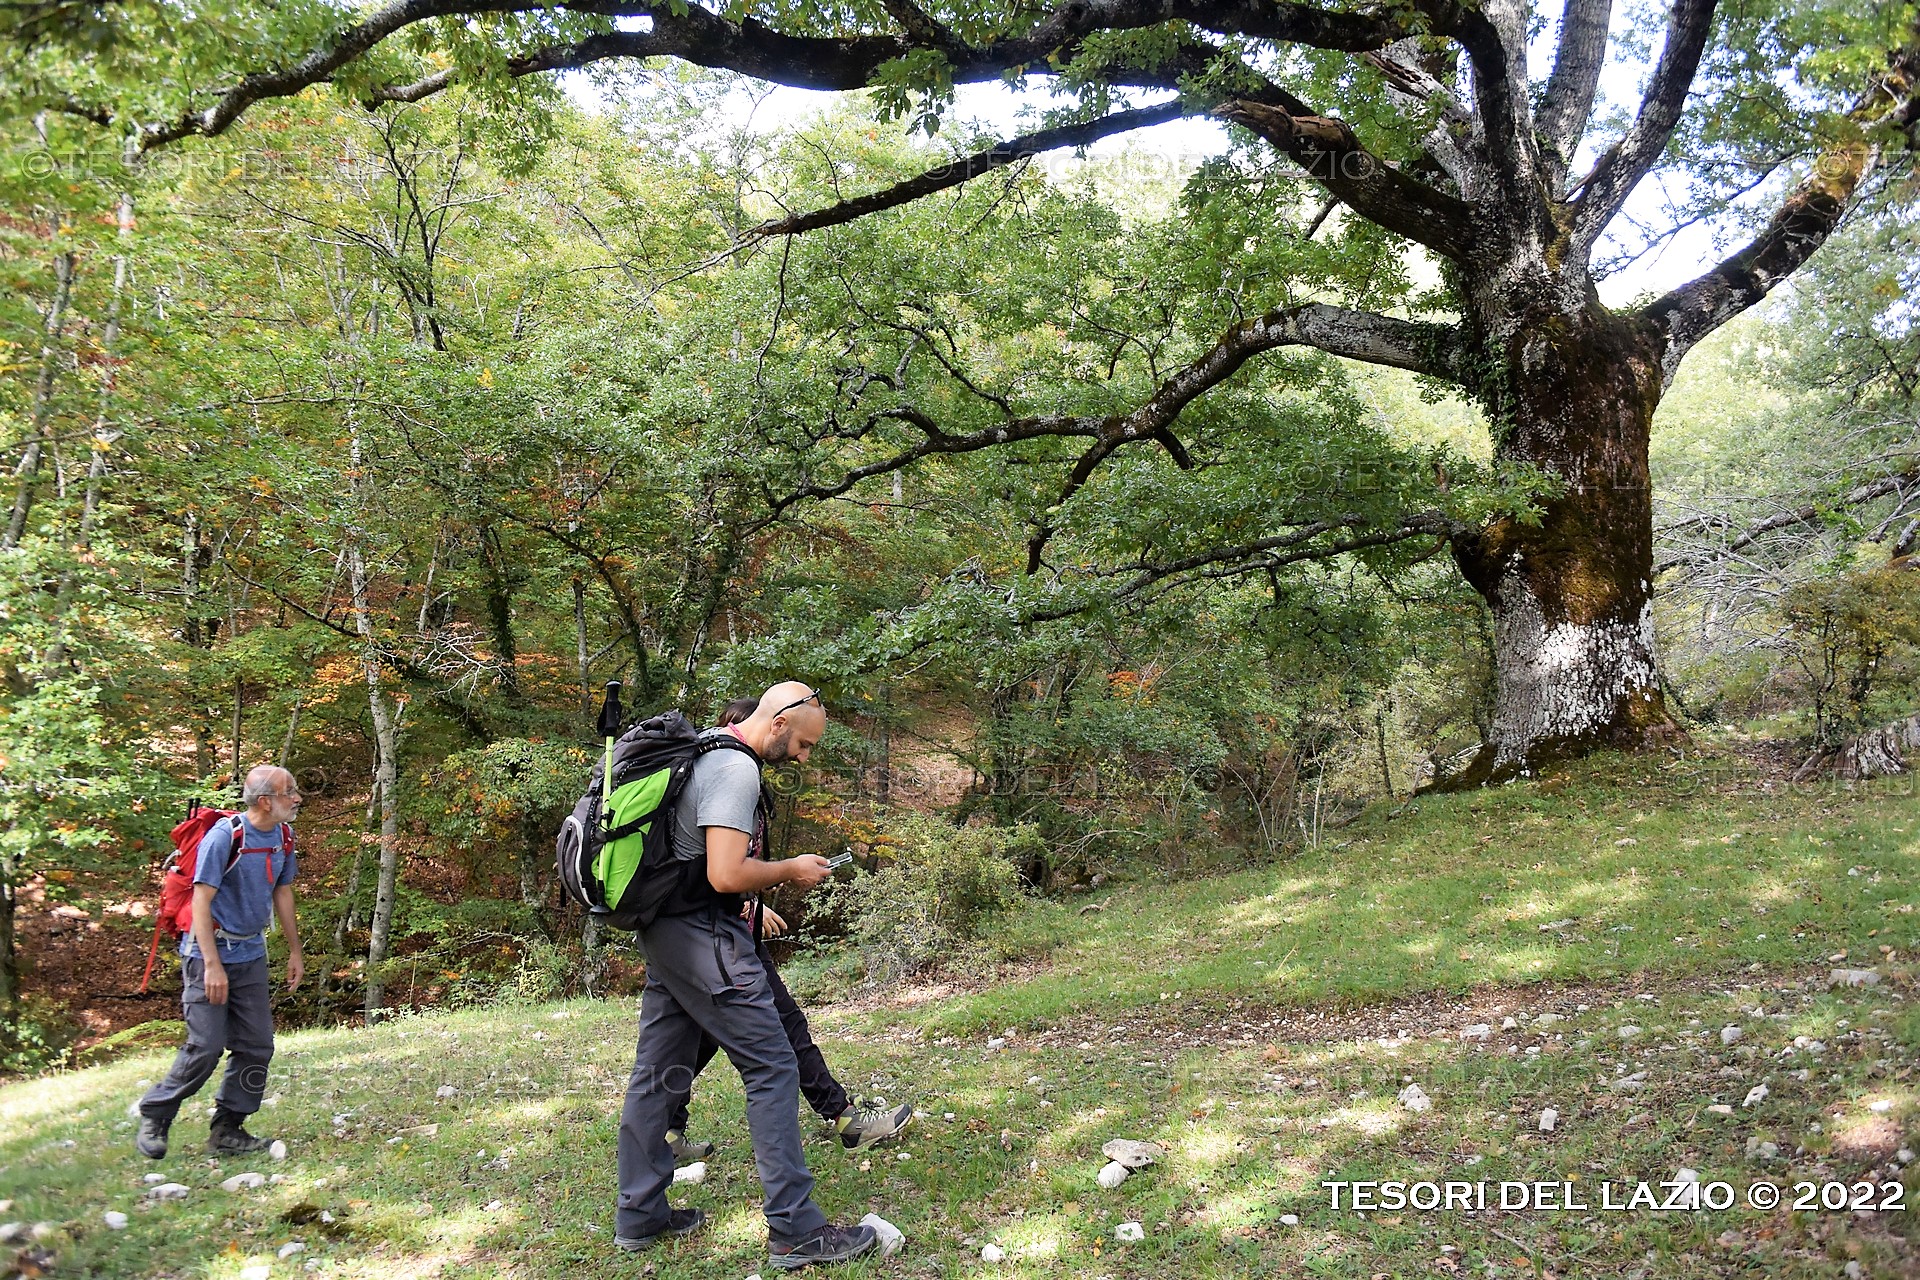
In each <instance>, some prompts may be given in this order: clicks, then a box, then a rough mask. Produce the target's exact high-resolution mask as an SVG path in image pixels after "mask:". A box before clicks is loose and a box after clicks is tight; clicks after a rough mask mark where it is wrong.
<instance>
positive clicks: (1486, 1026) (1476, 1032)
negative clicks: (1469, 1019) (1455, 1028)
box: [1460, 1022, 1493, 1040]
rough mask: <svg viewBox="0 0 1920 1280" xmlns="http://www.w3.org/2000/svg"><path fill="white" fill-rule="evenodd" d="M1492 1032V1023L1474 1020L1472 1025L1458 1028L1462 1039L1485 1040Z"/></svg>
mask: <svg viewBox="0 0 1920 1280" xmlns="http://www.w3.org/2000/svg"><path fill="white" fill-rule="evenodd" d="M1492 1034H1493V1025H1492V1024H1491V1023H1486V1022H1476V1023H1474V1024H1473V1025H1472V1026H1470V1027H1463V1028H1461V1030H1460V1038H1461V1039H1462V1040H1485V1039H1486V1038H1487V1037H1488V1036H1490V1035H1492Z"/></svg>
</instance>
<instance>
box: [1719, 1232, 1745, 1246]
mask: <svg viewBox="0 0 1920 1280" xmlns="http://www.w3.org/2000/svg"><path fill="white" fill-rule="evenodd" d="M1746 1242H1747V1238H1746V1237H1745V1236H1743V1235H1741V1234H1740V1233H1739V1232H1738V1231H1722V1232H1721V1233H1720V1237H1719V1240H1718V1241H1717V1243H1718V1244H1719V1246H1720V1247H1721V1248H1722V1249H1738V1248H1739V1247H1740V1246H1741V1245H1743V1244H1745V1243H1746Z"/></svg>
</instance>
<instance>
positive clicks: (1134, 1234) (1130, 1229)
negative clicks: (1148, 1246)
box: [1113, 1222, 1147, 1240]
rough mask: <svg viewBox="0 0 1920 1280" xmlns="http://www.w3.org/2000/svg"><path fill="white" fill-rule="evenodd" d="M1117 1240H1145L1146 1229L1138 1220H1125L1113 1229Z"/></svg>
mask: <svg viewBox="0 0 1920 1280" xmlns="http://www.w3.org/2000/svg"><path fill="white" fill-rule="evenodd" d="M1113 1238H1114V1239H1115V1240H1145V1239H1146V1238H1147V1233H1146V1230H1145V1229H1144V1228H1143V1227H1141V1225H1140V1224H1139V1223H1137V1222H1123V1223H1121V1224H1120V1225H1119V1226H1117V1227H1115V1228H1114V1229H1113Z"/></svg>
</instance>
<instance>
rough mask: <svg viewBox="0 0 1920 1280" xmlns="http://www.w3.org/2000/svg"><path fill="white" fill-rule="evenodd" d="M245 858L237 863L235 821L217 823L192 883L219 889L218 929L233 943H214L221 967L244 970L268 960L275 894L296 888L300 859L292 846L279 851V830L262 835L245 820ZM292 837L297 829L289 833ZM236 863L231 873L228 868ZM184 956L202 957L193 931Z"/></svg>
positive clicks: (203, 841) (204, 840)
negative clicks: (238, 966)
mask: <svg viewBox="0 0 1920 1280" xmlns="http://www.w3.org/2000/svg"><path fill="white" fill-rule="evenodd" d="M241 829H242V831H243V833H244V834H243V836H242V839H241V845H240V848H241V850H242V852H241V854H240V857H239V859H238V860H237V861H235V859H234V857H233V820H232V819H231V818H228V819H225V820H223V821H220V822H216V823H214V824H213V825H212V826H211V827H208V828H207V834H206V835H204V836H201V837H200V851H199V853H198V855H196V859H195V861H194V864H193V882H194V883H195V884H210V885H213V886H215V890H216V891H215V893H214V895H213V924H214V927H215V928H216V929H219V930H221V931H222V932H224V933H229V934H233V935H234V936H233V937H231V938H225V937H219V936H216V937H215V938H214V945H215V946H216V947H218V948H219V949H220V963H222V964H239V963H242V962H244V961H247V960H260V959H264V958H265V957H266V954H267V939H266V931H267V923H268V922H269V921H270V920H272V919H273V891H274V890H275V889H277V888H279V887H280V886H281V885H283V884H292V883H293V874H294V871H295V869H296V859H295V858H294V855H293V849H292V841H291V840H289V841H288V842H287V843H288V848H287V851H286V852H285V853H282V852H281V851H280V828H278V827H274V828H273V829H271V830H269V831H262V830H260V829H259V828H257V827H255V826H254V825H253V824H252V823H251V822H247V821H245V820H242V822H241ZM287 830H288V831H289V832H291V831H292V830H293V828H291V827H289V828H287ZM229 862H232V863H233V870H232V872H231V873H229V872H228V871H227V863H229ZM180 954H181V955H183V956H197V955H199V954H200V946H199V944H198V943H196V942H195V941H194V940H193V932H192V931H191V930H189V931H187V932H186V933H183V934H181V935H180Z"/></svg>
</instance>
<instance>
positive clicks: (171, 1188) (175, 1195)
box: [147, 1182, 192, 1200]
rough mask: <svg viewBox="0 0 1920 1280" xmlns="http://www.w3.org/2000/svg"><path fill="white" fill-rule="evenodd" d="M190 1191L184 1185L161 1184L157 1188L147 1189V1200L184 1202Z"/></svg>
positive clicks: (179, 1183) (175, 1183)
mask: <svg viewBox="0 0 1920 1280" xmlns="http://www.w3.org/2000/svg"><path fill="white" fill-rule="evenodd" d="M191 1189H192V1188H190V1187H188V1186H187V1185H186V1184H185V1183H181V1182H163V1183H161V1184H160V1185H159V1186H157V1187H150V1188H148V1190H147V1199H149V1200H185V1199H186V1198H187V1192H188V1191H190V1190H191Z"/></svg>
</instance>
